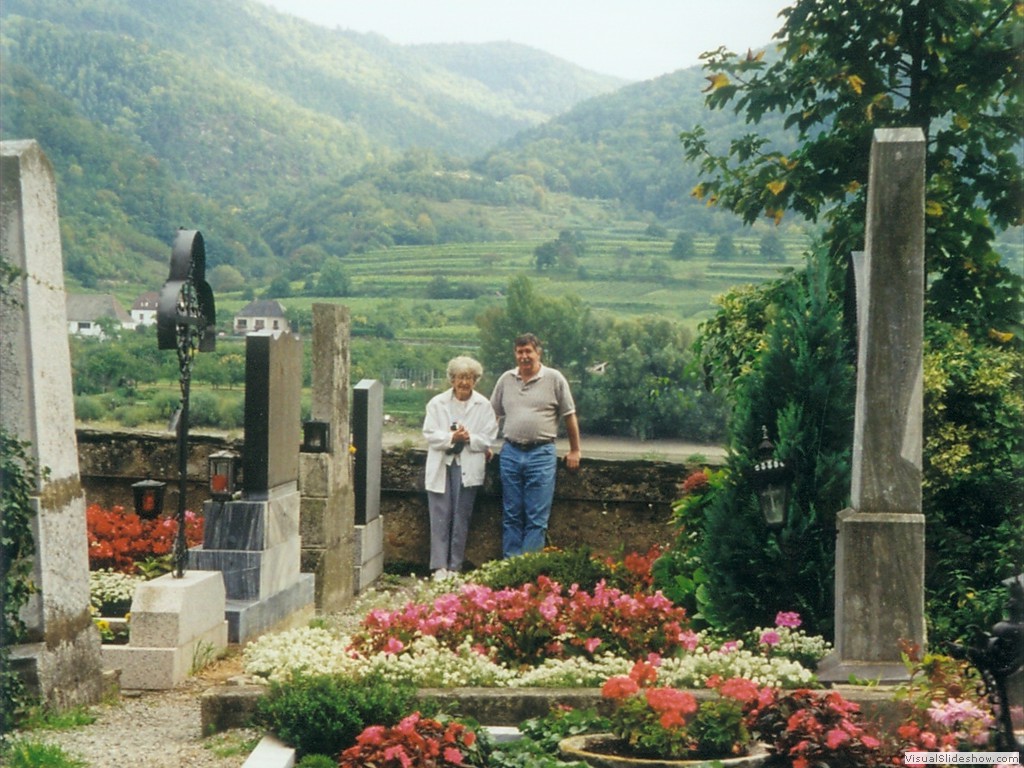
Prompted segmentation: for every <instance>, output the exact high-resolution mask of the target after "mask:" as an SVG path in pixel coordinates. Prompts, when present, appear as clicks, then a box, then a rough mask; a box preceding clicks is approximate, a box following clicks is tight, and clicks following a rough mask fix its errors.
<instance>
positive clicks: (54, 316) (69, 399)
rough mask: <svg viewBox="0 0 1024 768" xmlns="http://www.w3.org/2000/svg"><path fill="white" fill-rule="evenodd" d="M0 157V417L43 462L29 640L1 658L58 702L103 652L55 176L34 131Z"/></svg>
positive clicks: (80, 685)
mask: <svg viewBox="0 0 1024 768" xmlns="http://www.w3.org/2000/svg"><path fill="white" fill-rule="evenodd" d="M0 163H2V165H0V252H2V254H3V259H4V261H6V262H7V263H8V264H10V265H11V266H13V267H15V268H17V269H19V270H20V271H21V272H22V276H21V277H19V278H18V279H17V280H16V281H15V282H14V283H12V284H11V285H10V286H7V287H5V288H4V291H3V293H2V301H0V326H2V328H3V333H2V334H0V424H2V426H3V428H4V430H6V431H7V432H8V433H10V434H11V435H13V436H15V437H16V438H17V439H19V440H21V441H26V442H28V443H29V444H30V448H29V452H30V455H31V456H32V458H33V459H34V460H35V462H36V464H37V465H38V466H39V467H40V468H41V469H46V470H48V472H49V474H48V476H47V477H45V478H40V480H39V482H38V484H37V487H36V489H35V493H34V495H33V496H32V497H31V503H32V504H33V506H34V507H35V514H36V530H35V531H34V535H35V547H36V554H35V562H34V571H33V580H34V582H35V586H36V588H37V590H38V591H37V592H36V593H35V595H33V597H32V599H31V601H30V602H29V604H28V605H27V606H26V607H25V608H24V609H23V611H22V619H23V620H24V621H25V623H26V625H27V628H28V633H29V637H28V639H29V641H30V643H29V644H27V645H23V646H16V647H15V648H13V649H12V659H14V661H15V664H16V666H17V667H18V668H20V669H23V670H24V671H25V673H26V676H27V677H28V678H29V679H30V682H31V683H32V687H33V688H35V689H36V693H38V694H39V695H40V697H41V699H42V700H43V701H44V702H45V703H46V704H48V705H49V706H51V707H54V708H58V709H63V708H65V707H70V706H77V705H81V704H89V703H93V702H95V701H98V700H99V698H100V697H101V695H102V693H103V673H102V669H103V662H102V657H101V653H100V639H99V634H98V633H97V631H96V628H95V627H94V626H93V623H92V619H91V617H90V614H89V558H88V541H87V537H86V526H85V495H84V493H83V491H82V486H81V482H80V480H79V476H78V445H77V440H76V437H75V414H74V400H73V395H72V387H71V355H70V350H69V348H68V343H67V319H66V310H65V302H66V299H65V292H64V271H63V270H64V267H63V261H62V256H61V243H60V225H59V221H58V218H57V188H56V184H55V182H54V173H53V167H52V166H51V165H50V162H49V160H48V159H47V158H46V156H45V155H44V154H43V152H42V150H41V149H40V147H39V145H38V144H37V143H36V142H35V141H5V142H0Z"/></svg>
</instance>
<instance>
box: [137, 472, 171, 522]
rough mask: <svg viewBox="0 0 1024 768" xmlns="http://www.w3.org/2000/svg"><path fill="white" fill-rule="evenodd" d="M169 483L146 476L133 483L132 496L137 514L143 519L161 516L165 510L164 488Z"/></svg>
mask: <svg viewBox="0 0 1024 768" xmlns="http://www.w3.org/2000/svg"><path fill="white" fill-rule="evenodd" d="M166 487H167V483H161V482H160V481H159V480H153V479H152V478H150V477H146V479H145V480H140V481H139V482H137V483H132V498H133V499H134V501H135V514H136V515H138V516H139V517H140V518H142V519H143V520H152V519H153V518H156V517H160V513H161V512H163V511H164V489H165V488H166Z"/></svg>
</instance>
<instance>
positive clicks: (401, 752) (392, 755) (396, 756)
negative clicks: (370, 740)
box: [384, 744, 412, 768]
mask: <svg viewBox="0 0 1024 768" xmlns="http://www.w3.org/2000/svg"><path fill="white" fill-rule="evenodd" d="M384 759H385V760H398V762H400V763H401V764H402V768H412V760H410V759H409V756H408V755H407V754H405V748H404V747H402V745H401V744H396V745H395V746H393V747H388V748H387V749H385V750H384Z"/></svg>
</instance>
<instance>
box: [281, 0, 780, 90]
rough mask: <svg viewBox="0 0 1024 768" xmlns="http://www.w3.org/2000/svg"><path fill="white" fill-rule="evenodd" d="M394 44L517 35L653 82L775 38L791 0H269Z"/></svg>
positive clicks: (599, 68)
mask: <svg viewBox="0 0 1024 768" xmlns="http://www.w3.org/2000/svg"><path fill="white" fill-rule="evenodd" d="M261 1H262V2H264V3H266V4H268V5H272V6H274V7H275V8H277V9H278V10H281V11H283V12H285V13H289V14H292V15H295V16H299V17H302V18H304V19H308V20H310V21H313V22H316V23H318V24H321V25H324V26H327V27H330V28H334V27H341V28H343V29H351V30H355V31H356V32H377V33H379V34H381V35H383V36H384V37H386V38H387V39H388V40H390V41H391V42H393V43H483V42H494V41H503V40H510V41H512V42H515V43H523V44H524V45H529V46H532V47H534V48H539V49H540V50H542V51H546V52H547V53H551V54H554V55H555V56H558V57H560V58H563V59H566V60H568V61H571V62H573V63H574V64H579V65H580V66H583V67H586V68H587V69H591V70H594V71H595V72H600V73H602V74H607V75H618V76H619V77H624V78H628V79H630V80H646V79H648V78H652V77H657V76H658V75H662V74H665V73H666V72H673V71H675V70H677V69H682V68H684V67H690V66H693V65H695V64H698V63H699V59H698V57H699V56H700V54H701V52H703V51H707V50H712V49H714V48H717V47H718V46H719V45H725V46H727V47H728V48H731V49H732V50H735V51H743V50H746V49H747V48H756V47H758V46H762V45H766V44H767V43H769V42H771V37H772V34H773V33H775V32H776V31H778V29H779V28H780V27H781V26H782V20H781V19H779V18H778V13H779V11H780V10H781V9H782V8H784V7H786V6H787V5H789V4H790V3H789V1H788V0H700V1H699V2H698V0H261Z"/></svg>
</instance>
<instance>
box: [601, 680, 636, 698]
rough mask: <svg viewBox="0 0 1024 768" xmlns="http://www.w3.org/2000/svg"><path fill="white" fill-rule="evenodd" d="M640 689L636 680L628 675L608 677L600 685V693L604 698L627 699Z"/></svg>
mask: <svg viewBox="0 0 1024 768" xmlns="http://www.w3.org/2000/svg"><path fill="white" fill-rule="evenodd" d="M639 690H640V686H639V685H637V684H636V681H635V680H633V679H632V678H629V677H609V678H608V679H607V680H605V682H604V685H603V686H601V695H602V696H603V697H605V698H606V699H628V698H629V697H630V696H632V695H633V694H634V693H636V692H637V691H639Z"/></svg>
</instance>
